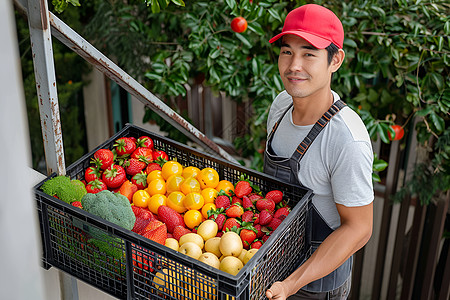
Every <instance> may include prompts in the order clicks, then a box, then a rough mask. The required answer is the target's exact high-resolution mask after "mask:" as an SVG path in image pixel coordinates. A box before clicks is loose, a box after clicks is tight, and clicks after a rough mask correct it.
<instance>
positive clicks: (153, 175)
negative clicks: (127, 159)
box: [147, 170, 164, 184]
mask: <svg viewBox="0 0 450 300" xmlns="http://www.w3.org/2000/svg"><path fill="white" fill-rule="evenodd" d="M155 179H164V178H163V177H162V175H161V171H160V170H154V171H151V172H150V174H148V175H147V184H149V183H150V182H152V181H153V180H155Z"/></svg>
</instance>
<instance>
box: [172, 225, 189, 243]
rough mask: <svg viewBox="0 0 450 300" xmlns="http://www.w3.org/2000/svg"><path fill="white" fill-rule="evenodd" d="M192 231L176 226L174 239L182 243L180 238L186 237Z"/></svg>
mask: <svg viewBox="0 0 450 300" xmlns="http://www.w3.org/2000/svg"><path fill="white" fill-rule="evenodd" d="M190 232H192V231H190V230H189V229H187V228H186V227H184V226H181V225H178V226H175V228H174V229H173V237H174V238H175V239H176V240H177V241H180V238H181V237H182V236H183V235H185V234H186V233H190Z"/></svg>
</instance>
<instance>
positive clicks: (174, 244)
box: [165, 238, 180, 251]
mask: <svg viewBox="0 0 450 300" xmlns="http://www.w3.org/2000/svg"><path fill="white" fill-rule="evenodd" d="M165 246H166V247H169V248H170V249H173V250H175V251H178V249H179V248H180V245H179V244H178V241H177V240H176V239H174V238H167V239H166V243H165Z"/></svg>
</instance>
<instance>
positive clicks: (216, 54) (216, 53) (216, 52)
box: [209, 49, 220, 59]
mask: <svg viewBox="0 0 450 300" xmlns="http://www.w3.org/2000/svg"><path fill="white" fill-rule="evenodd" d="M219 55H220V49H215V50H214V51H212V52H211V53H209V57H211V58H212V59H215V58H217V57H219Z"/></svg>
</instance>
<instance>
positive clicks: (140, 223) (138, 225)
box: [131, 217, 151, 234]
mask: <svg viewBox="0 0 450 300" xmlns="http://www.w3.org/2000/svg"><path fill="white" fill-rule="evenodd" d="M150 221H151V219H143V218H140V217H137V218H136V222H134V227H133V229H131V231H133V232H135V233H137V234H141V233H142V232H143V230H144V229H145V228H146V227H147V225H148V223H150Z"/></svg>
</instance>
